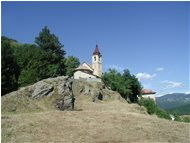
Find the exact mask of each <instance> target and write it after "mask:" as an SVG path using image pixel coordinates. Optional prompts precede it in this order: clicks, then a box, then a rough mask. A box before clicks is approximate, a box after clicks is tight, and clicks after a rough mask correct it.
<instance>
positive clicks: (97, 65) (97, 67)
mask: <svg viewBox="0 0 190 143" xmlns="http://www.w3.org/2000/svg"><path fill="white" fill-rule="evenodd" d="M92 68H93V69H94V71H93V74H94V75H97V76H98V77H102V55H101V53H100V51H99V48H98V44H96V48H95V50H94V52H93V54H92Z"/></svg>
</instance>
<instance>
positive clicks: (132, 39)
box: [1, 2, 190, 95]
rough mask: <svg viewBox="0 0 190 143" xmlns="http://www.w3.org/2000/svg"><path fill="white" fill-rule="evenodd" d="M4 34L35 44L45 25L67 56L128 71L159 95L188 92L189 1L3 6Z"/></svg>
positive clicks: (5, 3) (10, 4)
mask: <svg viewBox="0 0 190 143" xmlns="http://www.w3.org/2000/svg"><path fill="white" fill-rule="evenodd" d="M1 8H2V14H1V24H2V25H1V30H2V32H1V35H4V36H7V37H9V38H12V39H16V40H17V41H18V42H20V43H34V40H35V37H37V36H38V34H39V32H40V31H41V29H42V28H43V27H44V26H45V25H47V26H48V27H49V29H50V30H51V32H52V33H54V34H55V35H56V36H58V37H59V40H60V42H61V43H62V44H64V49H65V50H66V53H67V56H68V55H73V56H75V57H78V58H79V59H80V62H83V61H86V62H88V63H91V55H92V52H93V51H94V49H95V45H96V43H98V45H99V49H100V52H101V53H102V55H103V71H104V72H105V71H107V69H108V68H116V69H117V70H118V71H120V72H122V70H123V69H125V68H127V69H129V70H130V71H131V73H132V74H134V75H136V76H137V77H138V78H139V80H140V82H141V83H142V85H143V86H144V88H149V89H152V90H155V91H156V92H157V95H162V94H165V93H172V92H188V91H189V80H190V78H189V45H190V43H189V41H190V37H189V30H190V29H189V25H190V24H189V22H190V21H189V20H190V4H189V2H1Z"/></svg>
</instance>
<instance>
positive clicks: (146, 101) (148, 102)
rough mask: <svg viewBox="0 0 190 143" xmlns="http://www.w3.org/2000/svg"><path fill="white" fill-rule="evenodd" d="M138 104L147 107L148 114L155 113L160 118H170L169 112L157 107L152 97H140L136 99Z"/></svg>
mask: <svg viewBox="0 0 190 143" xmlns="http://www.w3.org/2000/svg"><path fill="white" fill-rule="evenodd" d="M138 104H139V105H140V106H144V107H145V108H146V109H147V112H148V114H150V115H151V114H156V115H157V116H158V117H160V118H165V119H171V118H170V116H169V114H168V113H167V112H166V111H165V110H163V109H160V108H158V106H157V105H156V103H155V102H154V100H153V99H150V98H141V99H140V100H139V101H138Z"/></svg>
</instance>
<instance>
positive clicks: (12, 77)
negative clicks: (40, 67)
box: [1, 40, 20, 95]
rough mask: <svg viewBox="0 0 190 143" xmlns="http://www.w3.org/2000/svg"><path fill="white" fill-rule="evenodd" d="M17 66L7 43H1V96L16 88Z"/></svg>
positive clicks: (18, 72)
mask: <svg viewBox="0 0 190 143" xmlns="http://www.w3.org/2000/svg"><path fill="white" fill-rule="evenodd" d="M19 74H20V70H19V66H18V65H17V63H16V61H15V58H14V56H13V54H12V50H11V46H10V43H9V42H8V41H3V40H2V41H1V95H4V94H6V93H8V92H11V91H14V90H16V89H17V88H18V77H19Z"/></svg>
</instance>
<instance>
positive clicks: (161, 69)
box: [156, 67, 164, 71]
mask: <svg viewBox="0 0 190 143" xmlns="http://www.w3.org/2000/svg"><path fill="white" fill-rule="evenodd" d="M163 70H164V68H163V67H159V68H157V69H156V71H163Z"/></svg>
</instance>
